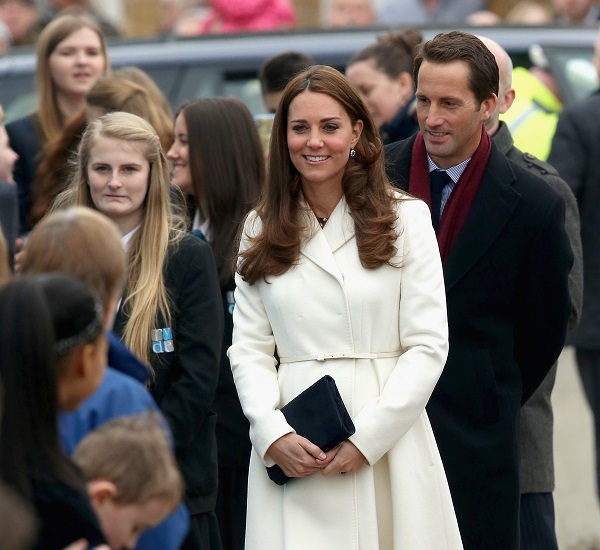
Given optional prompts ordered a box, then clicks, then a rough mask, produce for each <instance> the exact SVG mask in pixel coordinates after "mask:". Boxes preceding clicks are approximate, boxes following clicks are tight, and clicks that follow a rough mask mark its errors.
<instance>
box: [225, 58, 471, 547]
mask: <svg viewBox="0 0 600 550" xmlns="http://www.w3.org/2000/svg"><path fill="white" fill-rule="evenodd" d="M273 132H274V133H273V141H272V145H273V147H272V150H271V155H270V157H269V170H268V177H267V184H266V190H265V193H264V195H263V198H262V200H261V202H260V204H259V205H258V207H257V209H256V210H255V211H253V212H252V213H251V214H250V215H249V216H248V218H247V219H246V222H245V224H244V229H243V234H242V240H241V245H240V252H239V260H238V267H237V273H236V277H235V279H236V285H237V287H236V293H235V300H236V306H235V309H234V311H233V321H234V331H233V344H232V346H231V348H230V349H229V359H230V361H231V367H232V371H233V375H234V380H235V384H236V387H237V390H238V394H239V397H240V401H241V403H242V408H243V410H244V413H245V414H246V416H247V417H248V419H249V421H250V439H251V441H252V445H253V451H252V456H251V460H250V474H249V482H248V520H247V523H246V549H247V550H255V549H261V550H275V549H277V550H295V549H300V548H306V547H309V546H310V547H314V548H334V547H335V548H389V549H394V550H399V549H401V548H410V547H419V548H421V549H423V550H425V549H432V550H433V549H436V550H439V549H442V548H453V549H454V548H462V545H461V541H460V535H459V532H458V527H457V523H456V518H455V514H454V511H453V508H452V501H451V498H450V494H449V490H448V485H447V482H446V479H445V474H444V469H443V466H442V462H441V459H440V456H439V453H438V451H437V446H436V443H435V440H434V438H433V434H432V431H431V428H430V424H429V421H428V419H427V414H426V413H425V410H424V409H425V404H426V403H427V400H428V398H429V396H430V394H431V391H432V390H433V388H434V386H435V384H436V382H437V380H438V378H439V376H440V373H441V371H442V367H443V363H444V361H445V358H446V355H447V351H448V343H447V325H446V309H445V301H444V285H443V278H442V272H441V263H440V257H439V252H438V250H437V246H436V243H435V236H434V234H433V231H432V229H431V223H430V221H429V213H428V211H427V209H426V207H425V205H424V204H423V203H422V202H421V201H418V200H415V199H413V198H412V197H409V196H407V195H405V194H403V193H400V192H395V191H393V190H392V188H391V186H390V185H389V182H388V180H387V178H386V176H385V170H384V164H383V156H382V145H381V142H380V140H379V139H378V133H377V127H376V126H375V123H374V122H373V119H372V118H371V116H370V114H369V112H368V110H367V108H366V106H365V105H364V103H363V101H362V99H361V98H360V95H359V94H358V92H357V91H356V89H355V88H354V86H352V84H350V82H349V81H348V80H347V79H346V78H345V77H344V76H343V75H342V74H341V73H339V72H338V71H337V70H335V69H333V68H331V67H326V66H322V65H315V66H313V67H311V68H310V69H308V70H307V71H305V72H303V73H300V74H299V75H298V76H296V77H295V78H294V79H293V80H292V81H291V82H290V84H289V85H288V86H287V87H286V90H285V92H284V95H283V97H282V99H281V103H280V106H279V108H278V109H277V112H276V114H275V122H274V127H273ZM365 289H369V291H368V292H367V294H365ZM276 353H277V356H278V358H279V367H278V368H277V366H276V365H277V361H276V359H275V354H276ZM322 353H324V354H325V355H324V357H326V359H324V361H321V360H320V359H319V357H320V356H321V354H322ZM325 374H327V375H330V376H331V377H333V379H334V380H335V382H336V384H337V387H338V388H339V392H340V395H341V398H342V399H343V401H344V403H345V405H346V407H347V408H348V412H349V414H350V416H351V417H352V419H353V422H354V426H355V430H356V431H355V433H354V435H352V436H351V437H350V438H349V439H346V440H345V441H343V442H342V443H341V444H340V445H339V446H337V447H336V448H334V449H332V450H328V452H327V453H325V452H323V450H322V449H320V448H319V447H317V446H316V445H315V444H314V443H313V442H311V441H309V440H308V439H306V438H304V437H302V436H300V435H298V434H296V433H295V432H294V430H293V429H292V427H291V426H290V425H289V424H288V423H287V422H286V420H285V417H284V416H283V414H282V413H281V411H280V410H279V408H280V407H282V406H283V405H285V404H286V403H287V402H289V401H290V400H291V399H293V398H294V397H295V396H297V395H298V394H299V393H301V392H302V391H303V390H305V389H306V388H307V387H309V386H310V385H311V384H312V383H313V382H315V381H316V380H317V379H319V378H321V377H322V376H323V375H325ZM274 464H277V465H279V466H280V467H281V469H282V470H283V471H284V473H285V474H286V475H287V476H289V477H292V478H297V479H292V480H291V481H290V482H289V483H288V485H287V486H280V485H276V484H275V483H273V481H271V480H270V479H269V477H268V475H267V471H266V469H265V466H272V465H274ZM265 526H268V528H265Z"/></svg>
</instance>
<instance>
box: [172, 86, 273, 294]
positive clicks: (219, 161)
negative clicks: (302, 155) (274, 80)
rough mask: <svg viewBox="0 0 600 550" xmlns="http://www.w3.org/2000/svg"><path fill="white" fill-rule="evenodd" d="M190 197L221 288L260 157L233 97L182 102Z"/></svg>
mask: <svg viewBox="0 0 600 550" xmlns="http://www.w3.org/2000/svg"><path fill="white" fill-rule="evenodd" d="M179 113H180V114H183V116H184V118H185V123H186V126H187V132H188V133H187V135H188V144H189V158H190V161H189V162H190V171H191V174H192V185H193V187H194V201H195V203H196V206H197V208H198V210H199V211H200V214H201V216H202V218H204V219H205V220H210V239H209V240H210V245H211V247H212V250H213V254H214V257H215V261H216V264H217V271H218V273H219V283H220V284H221V288H223V287H224V286H225V285H227V284H228V282H229V280H230V279H231V277H232V276H233V270H234V258H235V255H236V253H237V248H236V237H237V233H238V228H239V226H240V223H241V222H242V221H243V219H244V217H245V216H246V214H247V213H248V212H249V211H250V210H251V209H252V208H253V207H254V206H255V205H256V203H257V201H258V199H259V197H260V193H261V191H262V188H263V185H264V179H265V161H264V155H263V150H262V146H261V142H260V137H259V135H258V130H257V129H256V125H255V123H254V119H253V118H252V114H251V113H250V111H249V110H248V108H247V107H246V105H244V103H242V102H241V101H240V100H239V99H235V98H231V97H210V98H205V99H198V100H195V101H191V102H189V103H186V104H184V105H183V106H182V107H181V109H179Z"/></svg>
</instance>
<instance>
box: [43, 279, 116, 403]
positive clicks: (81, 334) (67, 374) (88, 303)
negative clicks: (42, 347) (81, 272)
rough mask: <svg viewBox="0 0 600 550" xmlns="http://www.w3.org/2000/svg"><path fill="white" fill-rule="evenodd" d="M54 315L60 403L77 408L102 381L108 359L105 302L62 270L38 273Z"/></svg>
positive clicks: (51, 314) (81, 282)
mask: <svg viewBox="0 0 600 550" xmlns="http://www.w3.org/2000/svg"><path fill="white" fill-rule="evenodd" d="M36 278H37V279H38V281H39V283H40V287H41V290H42V293H43V294H44V297H45V298H46V302H47V304H48V308H49V311H50V316H51V318H52V325H53V328H54V352H55V356H56V360H57V363H56V367H57V382H58V407H59V410H61V411H74V410H76V409H77V407H79V405H80V404H81V403H82V401H84V400H85V399H86V398H88V397H89V396H90V395H92V394H93V393H94V392H95V391H96V389H97V388H98V386H99V385H100V383H101V381H102V378H103V376H104V370H105V368H106V365H107V363H108V342H107V340H106V336H105V334H104V329H103V325H102V313H103V311H102V305H101V304H100V301H99V300H98V298H97V296H96V293H95V292H93V291H92V289H90V288H89V287H88V285H87V284H85V283H84V282H83V281H80V280H79V279H75V278H74V277H70V276H67V275H64V274H61V273H47V274H42V275H38V276H37V277H36Z"/></svg>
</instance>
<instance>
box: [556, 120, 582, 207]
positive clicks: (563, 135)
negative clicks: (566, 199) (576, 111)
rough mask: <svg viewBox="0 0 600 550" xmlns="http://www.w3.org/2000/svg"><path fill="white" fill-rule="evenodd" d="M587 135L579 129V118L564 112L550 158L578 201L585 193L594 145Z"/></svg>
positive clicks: (557, 128) (558, 124)
mask: <svg viewBox="0 0 600 550" xmlns="http://www.w3.org/2000/svg"><path fill="white" fill-rule="evenodd" d="M586 135H587V133H586V132H584V131H583V130H582V128H579V127H578V123H577V117H575V116H572V115H571V113H570V112H569V111H563V112H562V113H561V115H560V116H559V119H558V123H557V125H556V131H555V133H554V137H553V138H552V148H551V150H550V156H549V157H548V163H549V164H551V165H552V166H553V167H554V168H556V170H558V173H559V175H560V177H561V178H562V179H564V180H565V181H566V182H567V184H568V185H569V187H570V188H571V190H572V191H573V194H574V195H575V198H576V199H577V200H578V201H580V200H581V196H582V193H583V186H584V183H585V180H586V170H587V164H588V159H590V158H592V152H591V151H590V146H591V145H592V144H590V143H589V142H588V141H587V140H586V139H585V137H584V136H586Z"/></svg>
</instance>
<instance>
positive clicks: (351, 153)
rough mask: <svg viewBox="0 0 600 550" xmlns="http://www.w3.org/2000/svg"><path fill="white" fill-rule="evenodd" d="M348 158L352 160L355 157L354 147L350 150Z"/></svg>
mask: <svg viewBox="0 0 600 550" xmlns="http://www.w3.org/2000/svg"><path fill="white" fill-rule="evenodd" d="M350 156H351V157H352V158H354V157H355V156H356V151H355V149H354V147H352V149H350Z"/></svg>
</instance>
